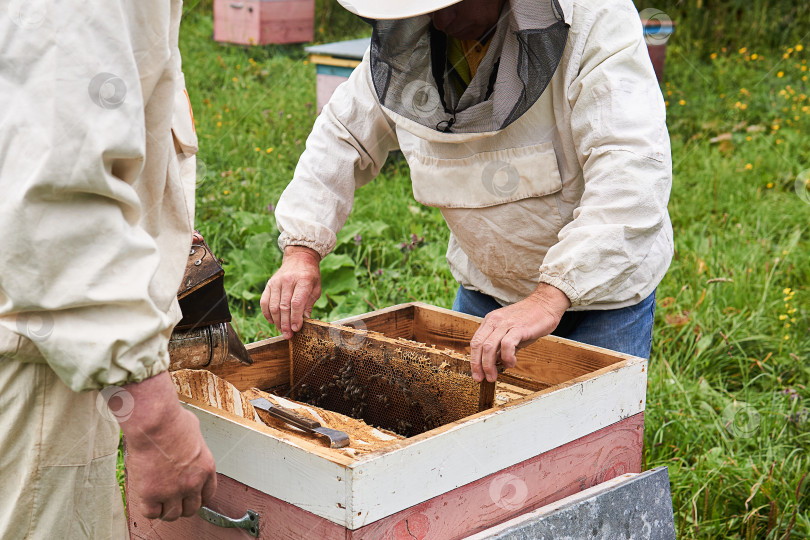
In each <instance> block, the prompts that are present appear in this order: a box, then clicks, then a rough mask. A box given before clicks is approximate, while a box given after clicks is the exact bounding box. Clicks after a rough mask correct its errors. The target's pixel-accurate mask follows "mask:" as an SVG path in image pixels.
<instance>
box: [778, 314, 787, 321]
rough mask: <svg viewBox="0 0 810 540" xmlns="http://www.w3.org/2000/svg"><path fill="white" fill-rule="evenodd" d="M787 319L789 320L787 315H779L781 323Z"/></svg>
mask: <svg viewBox="0 0 810 540" xmlns="http://www.w3.org/2000/svg"><path fill="white" fill-rule="evenodd" d="M785 319H787V315H779V320H780V321H784V320H785Z"/></svg>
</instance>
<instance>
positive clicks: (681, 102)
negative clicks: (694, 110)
mask: <svg viewBox="0 0 810 540" xmlns="http://www.w3.org/2000/svg"><path fill="white" fill-rule="evenodd" d="M678 105H686V100H685V99H682V100H680V101H679V102H678Z"/></svg>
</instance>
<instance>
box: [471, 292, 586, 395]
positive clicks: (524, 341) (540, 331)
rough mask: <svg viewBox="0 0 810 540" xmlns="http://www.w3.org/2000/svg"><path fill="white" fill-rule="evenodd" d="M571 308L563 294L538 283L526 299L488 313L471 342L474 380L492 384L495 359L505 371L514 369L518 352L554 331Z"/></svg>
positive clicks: (496, 374) (495, 370)
mask: <svg viewBox="0 0 810 540" xmlns="http://www.w3.org/2000/svg"><path fill="white" fill-rule="evenodd" d="M570 306H571V302H570V301H569V300H568V297H567V296H565V293H563V292H562V291H561V290H559V289H557V288H556V287H552V286H551V285H547V284H545V283H541V284H540V285H539V286H538V287H537V289H535V291H534V292H533V293H532V294H531V295H529V297H528V298H524V299H523V300H521V301H520V302H516V303H514V304H512V305H511V306H506V307H502V308H500V309H496V310H494V311H490V312H489V313H488V314H487V316H486V317H484V322H482V323H481V326H480V327H479V328H478V330H477V331H476V332H475V335H473V338H472V341H471V342H470V368H471V370H472V376H473V379H475V380H476V381H483V380H484V377H486V379H487V381H489V382H494V381H495V379H497V377H498V371H497V369H496V367H495V362H496V361H497V360H498V358H500V359H501V361H502V362H503V365H504V366H505V367H506V368H512V367H515V365H516V364H517V358H516V357H515V352H516V351H517V349H518V348H519V347H525V346H527V345H529V344H531V343H533V342H535V341H537V340H538V339H540V338H541V337H543V336H547V335H549V334H550V333H551V332H553V331H554V329H555V328H557V325H558V324H559V323H560V319H562V316H563V314H564V313H565V310H566V309H568V308H569V307H570Z"/></svg>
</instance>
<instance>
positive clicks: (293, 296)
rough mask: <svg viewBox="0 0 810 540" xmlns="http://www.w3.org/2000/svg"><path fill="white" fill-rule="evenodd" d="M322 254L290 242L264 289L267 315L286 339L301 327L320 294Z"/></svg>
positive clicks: (262, 300)
mask: <svg viewBox="0 0 810 540" xmlns="http://www.w3.org/2000/svg"><path fill="white" fill-rule="evenodd" d="M320 262H321V257H320V256H319V255H318V252H317V251H315V250H314V249H310V248H308V247H304V246H287V247H286V248H284V259H283V260H282V262H281V268H279V269H278V271H277V272H276V273H275V274H273V277H271V278H270V281H268V282H267V287H265V288H264V293H262V299H261V306H262V313H264V318H265V319H267V320H268V321H270V322H271V323H272V324H275V325H276V328H278V329H279V330H280V331H281V335H282V336H284V339H290V338H291V337H292V335H293V332H298V331H299V330H300V329H301V324H302V323H303V320H304V319H303V318H304V317H309V316H310V315H311V314H312V306H313V305H314V304H315V301H316V300H318V298H319V297H320V296H321V270H320V266H319V265H320Z"/></svg>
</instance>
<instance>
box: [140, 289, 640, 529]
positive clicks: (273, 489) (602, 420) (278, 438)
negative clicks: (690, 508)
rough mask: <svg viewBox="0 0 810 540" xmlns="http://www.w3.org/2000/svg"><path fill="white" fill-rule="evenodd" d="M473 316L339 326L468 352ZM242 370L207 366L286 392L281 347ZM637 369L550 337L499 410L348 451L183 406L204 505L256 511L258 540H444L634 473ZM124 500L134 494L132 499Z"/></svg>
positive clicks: (432, 310) (153, 524) (404, 315)
mask: <svg viewBox="0 0 810 540" xmlns="http://www.w3.org/2000/svg"><path fill="white" fill-rule="evenodd" d="M480 321H481V319H478V318H476V317H471V316H468V315H462V314H459V313H455V312H452V311H449V310H445V309H441V308H437V307H433V306H429V305H427V304H422V303H410V304H402V305H399V306H393V307H391V308H386V309H383V310H378V311H375V312H372V313H368V314H365V315H361V316H358V317H353V318H351V319H347V320H345V321H343V323H344V324H350V323H351V324H352V325H353V326H355V327H361V328H366V329H367V330H372V331H376V332H380V333H382V334H384V335H385V336H388V337H391V338H405V339H409V340H413V341H417V342H421V343H427V344H431V345H434V346H435V347H437V348H439V349H444V348H449V349H453V350H456V351H458V352H461V353H468V352H469V350H468V347H469V340H470V338H471V337H472V335H473V333H474V332H475V330H476V329H477V327H478V325H479V324H480ZM248 350H249V351H250V353H251V356H252V357H253V360H254V363H253V365H251V366H242V365H230V364H228V365H223V366H219V367H217V368H215V369H212V370H211V371H213V372H214V373H215V374H216V375H218V376H220V377H222V378H224V379H226V380H227V381H229V382H230V383H232V384H233V385H235V386H236V387H237V388H238V389H240V390H246V389H249V388H254V387H255V388H260V389H266V390H271V389H283V388H285V386H288V385H289V380H290V379H289V377H290V364H289V362H290V360H289V347H288V342H287V341H284V340H283V339H281V338H273V339H269V340H265V341H261V342H258V343H254V344H251V345H249V346H248ZM646 370H647V361H646V360H643V359H641V358H636V357H632V356H628V355H624V354H619V353H615V352H612V351H608V350H605V349H600V348H597V347H591V346H587V345H582V344H578V343H575V342H572V341H568V340H564V339H560V338H555V337H548V338H543V339H541V340H539V341H537V342H536V343H534V344H533V345H531V346H529V347H526V348H524V349H521V350H520V351H519V353H518V367H517V368H515V369H513V370H507V371H506V372H505V373H504V374H502V375H501V377H500V378H499V382H498V385H499V386H498V391H497V393H496V400H495V404H496V405H495V406H494V407H493V408H491V409H487V410H484V411H482V412H479V413H477V414H474V415H472V416H468V417H466V418H463V419H461V420H459V421H456V422H453V423H450V424H446V425H444V426H441V427H438V428H436V429H433V430H431V431H427V432H425V433H422V434H420V435H417V436H414V437H410V438H407V439H401V440H397V441H394V442H393V443H392V444H391V445H390V446H386V447H384V448H381V449H380V450H377V451H375V452H372V453H369V454H365V455H360V456H356V457H353V456H351V455H348V454H340V453H339V452H340V451H338V450H335V449H329V448H326V447H324V446H323V445H319V444H316V443H313V442H310V441H308V440H304V439H301V438H300V437H295V436H292V435H290V434H289V433H285V432H283V431H280V430H277V429H274V428H271V427H267V426H262V425H259V424H257V423H255V422H252V421H249V420H246V419H244V418H240V417H237V416H234V415H232V414H230V413H228V412H225V411H223V410H221V409H216V408H214V407H211V406H208V405H205V404H202V403H199V402H195V401H194V400H190V399H184V398H181V401H183V402H184V406H185V407H186V408H187V409H189V410H191V411H192V412H194V413H195V414H196V415H197V416H198V418H199V419H200V426H201V428H202V430H203V435H204V436H205V439H206V442H207V443H208V446H209V448H210V449H211V451H212V452H213V454H214V457H215V459H216V460H217V471H218V473H219V488H218V491H217V494H216V496H215V499H214V501H212V502H211V503H210V504H209V507H211V508H212V509H213V510H216V511H217V512H220V513H223V514H225V515H228V516H230V517H232V518H240V517H242V516H243V515H245V513H246V511H247V510H252V511H254V512H256V513H257V514H258V521H259V527H258V529H259V530H258V538H267V539H270V538H273V539H309V538H318V539H341V540H349V539H369V540H370V539H379V538H387V539H400V538H402V539H406V538H407V539H411V538H420V539H422V540H432V539H437V540H452V539H456V538H464V537H466V536H468V535H470V534H473V533H476V532H479V531H482V530H485V529H487V528H489V527H492V526H493V525H496V524H498V523H501V522H503V521H506V520H508V519H510V518H513V517H515V516H518V515H521V514H523V513H526V512H529V511H532V510H535V509H537V508H539V507H541V506H544V505H546V504H549V503H552V502H554V501H557V500H559V499H561V498H563V497H566V496H568V495H571V494H574V493H578V492H579V491H582V490H584V489H587V488H589V487H591V486H594V485H596V484H599V483H601V482H604V481H606V480H609V479H611V478H614V477H616V476H619V475H622V474H625V473H628V472H640V471H641V463H642V440H643V433H644V407H645V392H646V386H647V371H646ZM133 495H134V494H133ZM128 500H130V501H131V503H130V505H129V507H128V516H129V527H130V533H131V535H132V537H133V538H141V539H151V538H155V539H156V538H172V539H179V540H183V539H200V540H206V539H211V540H214V539H229V538H234V539H236V538H249V536H248V535H247V533H246V532H245V531H243V530H240V529H223V528H219V527H217V526H215V525H212V524H210V523H208V522H206V521H204V520H203V519H201V518H200V517H197V516H195V517H193V518H181V519H179V520H177V521H175V522H172V523H167V522H162V521H159V520H154V521H150V520H148V519H146V518H144V517H143V513H142V511H141V509H140V507H139V506H138V503H137V497H134V496H133V497H128Z"/></svg>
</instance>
